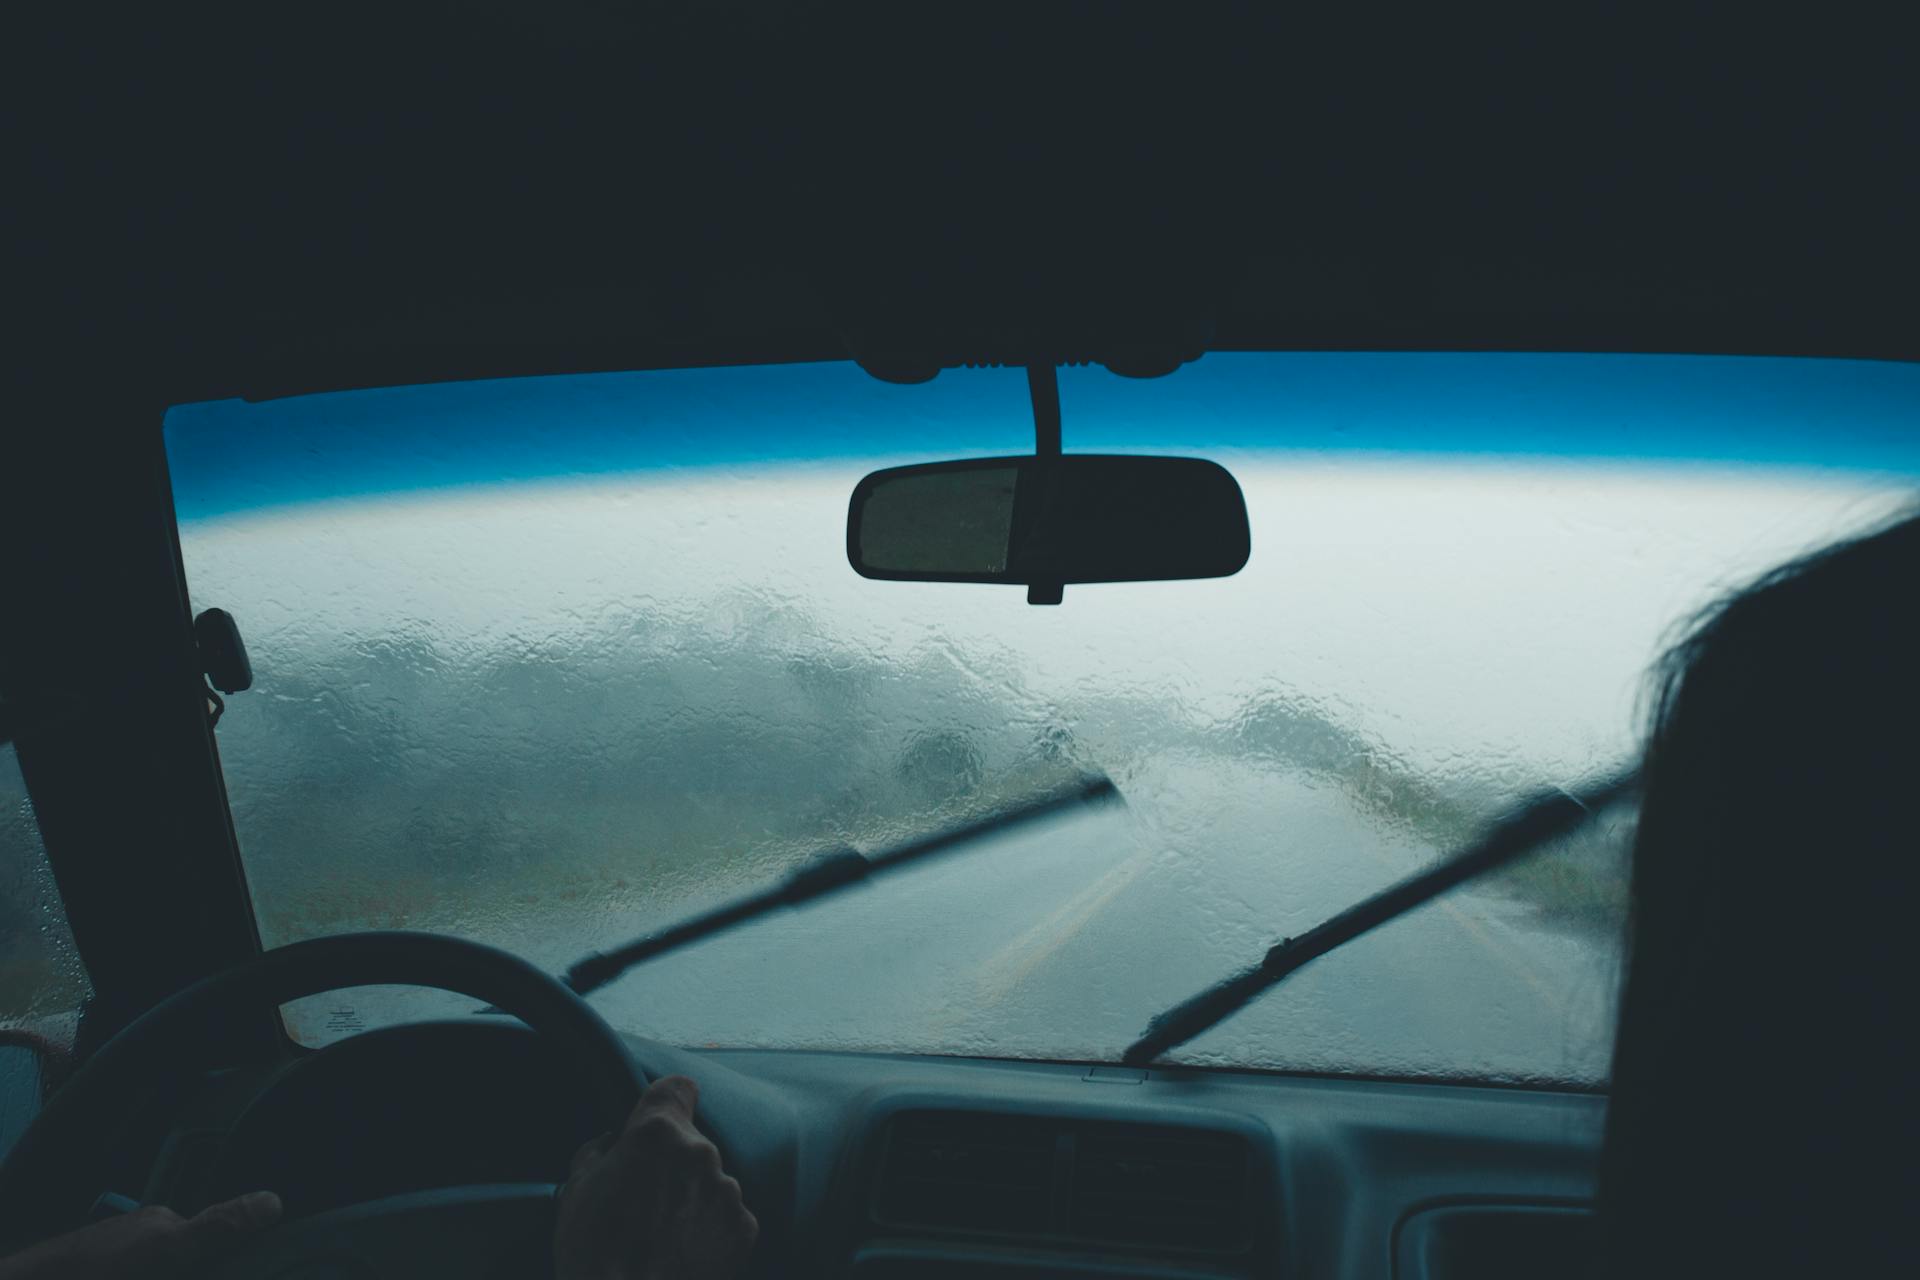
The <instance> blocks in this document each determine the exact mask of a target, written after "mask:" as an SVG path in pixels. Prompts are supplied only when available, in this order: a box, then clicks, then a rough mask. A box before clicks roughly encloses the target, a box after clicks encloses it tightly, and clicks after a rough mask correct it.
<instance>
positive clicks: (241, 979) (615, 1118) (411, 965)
mask: <svg viewBox="0 0 1920 1280" xmlns="http://www.w3.org/2000/svg"><path fill="white" fill-rule="evenodd" d="M376 985H404V986H419V987H433V988H436V989H439V990H443V991H451V992H454V993H456V994H458V995H463V996H470V997H472V998H474V999H475V1000H481V1001H485V1002H487V1003H489V1004H491V1005H493V1006H494V1007H495V1008H497V1009H499V1010H500V1011H501V1012H503V1013H506V1014H510V1015H512V1016H514V1017H517V1018H519V1019H520V1020H521V1021H522V1022H524V1023H526V1024H527V1025H528V1026H529V1027H531V1028H533V1029H534V1031H536V1032H538V1033H539V1034H540V1035H542V1036H543V1037H548V1038H550V1039H551V1040H553V1042H554V1043H555V1046H556V1047H557V1048H558V1049H559V1050H560V1051H561V1054H562V1056H563V1057H564V1058H566V1059H567V1060H568V1061H570V1062H573V1063H576V1064H577V1065H578V1066H579V1068H580V1069H581V1072H582V1074H583V1076H584V1077H585V1083H586V1085H587V1087H588V1088H589V1089H590V1090H591V1091H592V1096H593V1098H594V1100H595V1104H596V1107H597V1108H598V1109H599V1110H600V1112H601V1113H602V1114H603V1115H605V1117H606V1119H607V1125H608V1127H609V1128H614V1127H617V1126H618V1125H619V1124H620V1123H621V1122H622V1121H624V1120H625V1118H626V1116H627V1113H628V1112H630V1111H631V1110H632V1109H633V1105H634V1103H635V1102H637V1101H638V1100H639V1097H640V1094H641V1093H642V1091H644V1090H645V1088H646V1086H647V1077H646V1075H645V1073H644V1072H642V1071H641V1069H640V1067H639V1065H638V1064H637V1063H635V1062H634V1061H633V1058H632V1056H631V1055H630V1054H629V1053H628V1052H627V1049H626V1046H625V1044H624V1043H623V1042H622V1041H621V1039H620V1037H619V1035H618V1034H617V1033H616V1032H615V1031H614V1030H613V1028H612V1027H610V1026H608V1025H607V1022H606V1020H605V1019H603V1018H602V1017H601V1016H600V1015H599V1013H597V1012H596V1011H595V1010H594V1009H593V1008H592V1007H591V1006H589V1005H588V1004H587V1003H586V1002H585V1001H584V1000H582V999H581V998H580V997H579V996H578V995H577V994H575V993H574V991H573V990H572V989H571V988H569V987H567V986H566V985H565V984H564V983H562V982H560V981H559V980H558V979H556V978H554V977H553V976H552V975H550V974H547V973H544V972H542V971H541V970H539V969H537V968H535V967H534V966H533V965H531V964H529V963H528V962H527V961H525V960H522V959H521V958H520V957H518V956H516V955H514V954H512V953H511V952H508V951H503V950H501V949H500V948H498V947H490V946H486V945H485V944H482V943H478V942H470V941H467V940H465V939H462V938H454V937H449V936H447V935H444V934H436V933H425V932H415V931H407V930H377V931H368V932H363V933H346V934H336V935H334V936H332V937H326V938H315V939H312V940H309V941H306V942H296V943H292V944H290V945H288V946H284V947H276V948H275V949H273V950H271V951H265V952H262V953H261V954H259V955H257V956H255V957H253V958H252V959H250V960H247V961H245V962H243V963H241V964H239V965H236V966H234V967H233V968H231V969H228V970H225V971H224V972H222V973H217V974H214V975H213V976H211V977H209V978H205V979H202V980H201V981H200V982H197V983H195V984H193V985H192V986H189V987H186V988H184V989H183V990H181V991H178V992H175V993H174V994H173V995H171V996H169V997H167V998H166V999H165V1000H162V1001H161V1002H160V1003H159V1004H157V1005H155V1006H154V1007H153V1008H151V1009H149V1010H148V1011H147V1012H146V1013H144V1014H142V1015H141V1016H140V1017H139V1018H136V1019H135V1020H134V1021H133V1022H131V1023H129V1024H128V1025H127V1026H126V1027H125V1028H123V1029H122V1030H121V1031H120V1033H119V1034H118V1035H116V1036H114V1037H113V1038H112V1039H111V1040H109V1041H108V1042H107V1043H106V1044H104V1045H102V1046H101V1047H100V1049H99V1050H98V1051H97V1052H95V1053H94V1054H93V1055H92V1056H91V1057H90V1058H88V1059H87V1061H86V1062H85V1063H83V1064H82V1065H81V1067H80V1068H79V1070H78V1071H76V1072H75V1073H74V1074H73V1076H72V1077H70V1078H69V1079H68V1080H67V1082H66V1083H65V1084H64V1085H63V1086H62V1087H61V1089H60V1090H59V1092H57V1093H56V1094H55V1095H54V1096H53V1098H52V1099H51V1100H50V1101H49V1103H48V1104H47V1107H46V1109H45V1110H43V1111H42V1112H41V1113H40V1114H39V1115H38V1116H37V1117H35V1119H34V1122H33V1124H32V1125H31V1126H30V1127H29V1128H28V1129H27V1131H26V1132H25V1133H24V1134H22V1135H21V1137H20V1140H19V1141H18V1142H17V1143H15V1145H14V1147H13V1149H12V1150H11V1151H9V1152H8V1153H7V1156H6V1158H5V1160H4V1161H0V1241H6V1242H7V1244H8V1245H9V1246H10V1247H18V1246H20V1245H24V1244H29V1243H32V1242H33V1241H34V1240H37V1239H44V1238H46V1237H48V1236H52V1235H57V1234H59V1233H60V1232H62V1231H66V1230H70V1229H71V1228H73V1227H74V1226H77V1225H79V1223H80V1221H81V1220H82V1219H83V1218H84V1216H85V1213H86V1210H87V1208H88V1206H89V1205H90V1204H91V1203H92V1200H93V1197H94V1196H95V1195H97V1194H98V1193H99V1192H100V1191H102V1190H105V1188H103V1187H97V1186H92V1185H90V1183H89V1182H88V1181H87V1178H88V1176H89V1173H90V1171H92V1170H95V1169H97V1168H98V1167H99V1164H100V1161H101V1158H102V1157H103V1155H104V1150H103V1149H104V1147H105V1145H106V1138H107V1135H106V1134H105V1133H104V1132H102V1130H103V1129H105V1128H106V1126H105V1125H104V1124H103V1122H102V1118H103V1117H104V1116H109V1115H113V1114H115V1113H116V1111H117V1109H116V1108H112V1107H108V1106H103V1105H102V1104H103V1103H106V1102H110V1101H113V1100H115V1099H116V1097H121V1098H123V1097H124V1096H126V1093H127V1091H128V1090H129V1089H130V1088H131V1087H132V1086H134V1085H137V1084H138V1083H139V1082H140V1081H141V1080H142V1078H143V1077H144V1076H145V1075H146V1074H147V1073H149V1072H150V1071H151V1070H152V1069H153V1068H154V1067H155V1066H156V1065H158V1066H160V1067H161V1068H163V1069H165V1068H171V1069H180V1068H188V1069H191V1068H195V1067H198V1068H206V1067H212V1066H214V1065H217V1064H215V1063H212V1062H205V1061H201V1060H199V1058H198V1056H197V1055H196V1054H195V1053H194V1049H195V1048H196V1047H197V1046H196V1043H195V1041H196V1038H197V1039H198V1040H199V1041H200V1042H201V1044H204V1042H205V1041H207V1040H209V1039H212V1037H208V1036H204V1035H201V1036H199V1037H195V1035H194V1034H193V1033H195V1032H196V1031H201V1032H204V1030H205V1029H206V1028H207V1027H208V1026H209V1025H210V1024H212V1023H213V1022H214V1021H215V1020H217V1019H218V1018H220V1017H221V1016H222V1015H224V1014H227V1013H230V1012H232V1011H234V1010H235V1009H239V1008H247V1007H257V1006H259V1005H261V1004H273V1005H280V1004H285V1003H286V1002H287V1001H289V1000H297V999H300V998H302V997H304V996H311V995H319V994H320V993H322V992H326V991H333V990H337V989H339V988H341V987H357V986H376ZM183 1047H184V1048H185V1050H186V1051H185V1052H184V1053H182V1052H181V1050H182V1048H183ZM159 1055H166V1057H165V1060H164V1061H163V1062H161V1063H159V1064H156V1063H155V1062H154V1059H155V1058H156V1056H159Z"/></svg>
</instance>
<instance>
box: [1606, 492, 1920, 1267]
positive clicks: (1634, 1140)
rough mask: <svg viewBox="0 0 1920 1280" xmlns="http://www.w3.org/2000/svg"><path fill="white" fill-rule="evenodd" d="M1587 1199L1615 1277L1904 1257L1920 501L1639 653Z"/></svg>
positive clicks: (1919, 775)
mask: <svg viewBox="0 0 1920 1280" xmlns="http://www.w3.org/2000/svg"><path fill="white" fill-rule="evenodd" d="M1656 675H1657V695H1656V697H1655V701H1654V706H1653V716H1652V722H1653V723H1652V730H1651V733H1650V735H1649V740H1648V747H1647V755H1646V760H1645V766H1644V768H1645V772H1644V792H1643V799H1642V806H1641V816H1640V825H1639V832H1638V835H1637V837H1636V841H1635V845H1634V851H1633V895H1632V907H1631V911H1630V920H1629V926H1628V945H1627V959H1626V983H1625V987H1624V991H1623V995H1622V1001H1621V1011H1620V1032H1619V1040H1618V1043H1617V1045H1616V1047H1615V1050H1614V1063H1613V1081H1612V1100H1611V1102H1610V1104H1609V1112H1608V1117H1607V1133H1606V1148H1605V1154H1604V1156H1603V1158H1602V1167H1601V1174H1600V1210H1601V1219H1602V1224H1603V1237H1604V1239H1605V1242H1606V1243H1605V1247H1606V1254H1607V1264H1608V1265H1607V1271H1608V1273H1609V1274H1610V1275H1613V1276H1621V1277H1625V1276H1636V1277H1637V1276H1654V1275H1689V1276H1702V1277H1705V1276H1749V1275H1805V1276H1834V1277H1842V1276H1860V1277H1864V1276H1868V1275H1877V1274H1891V1272H1887V1271H1883V1270H1876V1268H1880V1267H1883V1266H1885V1265H1886V1264H1888V1263H1890V1262H1891V1261H1892V1260H1893V1259H1896V1258H1898V1259H1902V1260H1903V1261H1904V1262H1905V1263H1907V1264H1911V1263H1912V1262H1913V1260H1914V1259H1915V1258H1920V1236H1917V1235H1916V1234H1915V1231H1916V1228H1915V1227H1914V1226H1913V1225H1912V1221H1911V1216H1912V1215H1913V1213H1914V1211H1915V1209H1916V1207H1920V1205H1917V1204H1916V1200H1915V1192H1916V1187H1917V1185H1920V1177H1917V1176H1916V1171H1920V1130H1917V1127H1916V1122H1915V1118H1916V1115H1920V1105H1917V1104H1916V1100H1917V1099H1920V1072H1917V1071H1916V1067H1920V1058H1916V1057H1915V1056H1914V1054H1915V1048H1914V1046H1915V1044H1916V1042H1920V1037H1916V1036H1915V1034H1914V1032H1915V1029H1916V1018H1917V1017H1920V988H1916V986H1915V985H1914V984H1915V981H1916V978H1920V966H1916V964H1915V963H1914V960H1915V956H1916V954H1920V518H1908V519H1905V520H1904V521H1903V522H1901V523H1898V524H1895V525H1892V526H1890V527H1887V528H1884V529H1883V530H1881V531H1880V532H1878V533H1875V534H1872V535H1871V536H1867V537H1862V538H1859V539H1857V540H1854V541H1851V542H1847V543H1844V544H1842V545H1840V546H1837V547H1834V548H1831V549H1829V550H1826V551H1822V552H1820V553H1818V554H1816V555H1813V556H1810V557H1808V558H1806V559H1804V560H1800V561H1798V562H1796V563H1794V564H1791V565H1788V566H1786V567H1784V568H1781V569H1778V570H1776V571H1775V572H1773V573H1771V574H1768V575H1767V576H1766V577H1765V578H1763V579H1762V580H1761V581H1760V582H1759V583H1757V584H1756V585H1755V586H1753V587H1752V588H1750V589H1748V590H1746V591H1743V592H1741V593H1740V594H1738V595H1736V596H1734V597H1733V598H1731V599H1729V600H1727V601H1725V602H1724V603H1722V604H1720V605H1719V606H1717V607H1716V608H1714V609H1712V610H1710V611H1709V612H1708V613H1707V614H1706V615H1704V617H1703V618H1702V619H1701V620H1700V621H1699V622H1698V623H1697V624H1696V625H1695V626H1694V627H1693V629H1692V630H1691V632H1690V634H1688V636H1687V638H1686V639H1685V640H1684V641H1682V642H1681V643H1680V644H1679V645H1678V646H1677V647H1675V648H1674V649H1673V651H1672V652H1671V653H1670V654H1669V655H1668V656H1667V658H1666V660H1665V662H1664V664H1663V666H1662V667H1661V668H1660V669H1659V670H1658V672H1657V673H1656Z"/></svg>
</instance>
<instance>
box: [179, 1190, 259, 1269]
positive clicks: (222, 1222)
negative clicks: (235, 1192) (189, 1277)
mask: <svg viewBox="0 0 1920 1280" xmlns="http://www.w3.org/2000/svg"><path fill="white" fill-rule="evenodd" d="M279 1220H280V1197H279V1196H277V1195H275V1194H273V1192H271V1191H249V1192H247V1194H245V1195H243V1196H235V1197H234V1198H233V1199H231V1200H223V1201H221V1202H220V1203H219V1204H216V1205H209V1206H208V1207H207V1208H205V1209H202V1210H201V1211H200V1212H199V1213H196V1214H194V1215H193V1217H191V1218H189V1219H187V1232H186V1234H187V1239H188V1240H189V1241H190V1242H191V1243H192V1246H193V1251H194V1254H195V1256H196V1257H198V1258H201V1259H207V1258H215V1257H218V1256H220V1255H221V1254H223V1253H225V1252H226V1251H227V1250H228V1249H230V1248H232V1247H233V1246H234V1245H235V1244H237V1243H238V1242H239V1241H240V1240H242V1239H244V1238H245V1237H247V1236H249V1235H252V1234H253V1233H254V1232H256V1231H260V1230H263V1229H264V1228H266V1227H270V1226H272V1225H273V1224H274V1223H275V1222H278V1221H279Z"/></svg>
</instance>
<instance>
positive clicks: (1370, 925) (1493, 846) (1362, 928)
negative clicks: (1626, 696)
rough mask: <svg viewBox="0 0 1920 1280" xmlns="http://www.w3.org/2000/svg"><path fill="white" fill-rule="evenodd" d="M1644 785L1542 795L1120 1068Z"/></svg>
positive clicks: (1198, 1001)
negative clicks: (1309, 963) (1339, 947)
mask: <svg viewBox="0 0 1920 1280" xmlns="http://www.w3.org/2000/svg"><path fill="white" fill-rule="evenodd" d="M1639 783H1640V776H1639V774H1638V773H1637V772H1632V771H1630V772H1626V773H1621V774H1616V775H1615V776H1613V777H1612V778H1609V779H1607V780H1606V781H1605V782H1602V783H1600V784H1598V785H1596V786H1593V787H1590V788H1588V789H1586V790H1584V791H1581V792H1578V793H1575V792H1571V791H1565V790H1561V789H1559V788H1555V789H1554V790H1552V791H1548V792H1544V793H1543V794H1541V795H1539V796H1536V797H1535V798H1534V799H1532V800H1530V801H1528V802H1527V803H1526V804H1524V805H1522V806H1521V807H1520V808H1518V809H1516V810H1515V811H1514V812H1513V813H1511V814H1509V815H1508V816H1507V817H1505V818H1502V819H1500V820H1499V821H1497V822H1495V823H1494V825H1493V826H1492V827H1491V828H1489V829H1488V831H1487V832H1486V834H1485V835H1483V836H1481V837H1480V839H1479V840H1477V841H1476V842H1474V843H1473V844H1472V845H1469V846H1468V847H1467V848H1465V849H1463V850H1461V851H1460V852H1459V853H1457V854H1455V855H1454V856H1452V857H1450V858H1445V859H1442V860H1441V861H1439V862H1437V863H1435V864H1434V865H1433V866H1431V867H1428V868H1427V869H1426V870H1424V871H1419V872H1416V873H1414V874H1413V875H1411V876H1408V877H1407V878H1406V879H1404V880H1402V881H1400V882H1399V883H1397V884H1394V885H1390V886H1388V887H1387V888H1385V889H1382V890H1381V891H1380V892H1379V893H1376V894H1373V895H1372V896H1371V897H1367V898H1363V899H1361V900H1360V901H1359V902H1356V903H1355V904H1354V905H1352V906H1351V907H1348V908H1347V909H1346V910H1344V911H1342V912H1340V913H1339V914H1338V915H1336V916H1333V917H1332V918H1330V919H1328V920H1326V921H1324V922H1322V923H1321V924H1318V925H1315V926H1314V927H1313V928H1311V929H1309V930H1307V932H1305V933H1303V934H1301V935H1300V936H1299V937H1297V938H1282V939H1281V940H1280V941H1279V942H1278V943H1276V944H1275V945H1274V946H1273V947H1272V948H1271V949H1270V950H1268V952H1267V954H1266V956H1265V957H1264V958H1263V959H1262V960H1261V961H1260V963H1259V964H1257V965H1255V966H1254V967H1253V968H1251V969H1247V970H1245V971H1243V972H1241V973H1237V974H1235V975H1234V976H1233V977H1231V978H1228V979H1226V980H1225V981H1223V982H1219V983H1216V984H1214V985H1213V986H1211V987H1208V988H1207V989H1206V990H1205V991H1202V992H1200V993H1199V994H1198V995H1196V996H1191V997H1189V998H1188V999H1186V1000H1182V1001H1181V1002H1180V1003H1179V1004H1177V1005H1175V1006H1173V1007H1172V1008H1171V1009H1168V1010H1166V1011H1165V1012H1164V1013H1161V1014H1159V1015H1158V1016H1156V1017H1155V1018H1154V1019H1153V1020H1152V1021H1151V1022H1149V1023H1147V1029H1146V1030H1145V1031H1144V1032H1142V1033H1141V1035H1140V1038H1139V1039H1138V1040H1135V1041H1134V1042H1133V1043H1132V1044H1131V1045H1129V1046H1128V1047H1127V1051H1126V1052H1125V1053H1123V1054H1121V1055H1120V1061H1121V1062H1122V1063H1124V1064H1126V1065H1128V1066H1135V1067H1137V1066H1143V1065H1145V1064H1146V1063H1149V1062H1151V1061H1153V1060H1154V1059H1155V1058H1157V1057H1159V1056H1160V1055H1161V1054H1163V1053H1165V1052H1166V1051H1167V1050H1169V1049H1171V1048H1173V1047H1174V1046H1176V1045H1181V1044H1185V1043H1186V1042H1187V1041H1189V1040H1191V1039H1193V1038H1194V1037H1195V1036H1197V1035H1199V1034H1200V1033H1201V1032H1203V1031H1206V1030H1207V1029H1208V1028H1210V1027H1213V1026H1215V1025H1217V1024H1219V1023H1221V1022H1224V1021H1226V1020H1227V1019H1228V1018H1230V1017H1232V1016H1233V1015H1234V1014H1236V1013H1238V1012H1239V1011H1240V1010H1241V1009H1244V1008H1245V1007H1246V1006H1247V1005H1249V1004H1251V1003H1253V1002H1254V1001H1255V1000H1257V999H1259V998H1260V997H1261V996H1262V995H1265V994H1266V993H1267V992H1268V991H1269V990H1271V989H1272V988H1273V987H1274V985H1275V984H1277V983H1279V982H1280V981H1281V980H1283V979H1284V978H1286V976H1287V975H1288V974H1290V973H1293V972H1294V971H1295V970H1297V969H1299V968H1300V967H1301V966H1303V965H1305V964H1306V963H1307V962H1308V961H1310V960H1314V959H1317V958H1318V957H1320V956H1323V955H1325V954H1327V952H1329V951H1331V950H1333V949H1334V948H1335V947H1338V946H1342V945H1344V944H1346V943H1348V942H1351V941H1353V940H1354V939H1355V938H1357V937H1359V936H1360V935H1361V934H1363V933H1366V932H1368V931H1370V930H1372V929H1377V928H1378V927H1380V926H1381V925H1383V924H1385V923H1387V921H1389V920H1392V919H1395V918H1396V917H1398V916H1402V915H1405V914H1406V913H1407V912H1409V911H1411V910H1413V909H1414V908H1415V907H1417V906H1420V905H1421V904H1422V903H1426V902H1430V901H1432V900H1433V899H1434V898H1437V897H1439V896H1440V895H1441V894H1443V893H1445V892H1446V891H1447V890H1449V889H1451V888H1453V887H1454V886H1456V885H1459V884H1463V883H1465V882H1466V881H1468V880H1471V879H1473V878H1474V877H1476V876H1482V875H1485V874H1486V873H1487V872H1489V871H1495V870H1498V869H1499V868H1501V867H1504V866H1506V865H1507V864H1508V863H1511V862H1513V861H1514V860H1516V859H1518V858H1519V857H1521V856H1522V855H1524V854H1527V853H1530V852H1532V851H1533V850H1535V849H1537V848H1539V847H1540V846H1541V845H1543V844H1546V843H1547V842H1549V841H1551V840H1555V839H1558V838H1559V837H1561V836H1564V835H1567V834H1569V833H1571V832H1573V831H1575V830H1577V829H1578V828H1579V827H1580V826H1581V825H1582V824H1584V823H1586V822H1587V821H1589V820H1590V819H1592V818H1593V817H1594V816H1595V815H1596V814H1598V813H1599V812H1600V811H1601V810H1602V809H1604V808H1606V807H1607V806H1608V805H1610V804H1612V803H1613V802H1614V801H1616V800H1618V799H1620V798H1621V797H1622V796H1624V795H1626V794H1627V793H1628V792H1630V791H1632V790H1633V789H1634V788H1635V787H1637V786H1638V785H1639Z"/></svg>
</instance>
